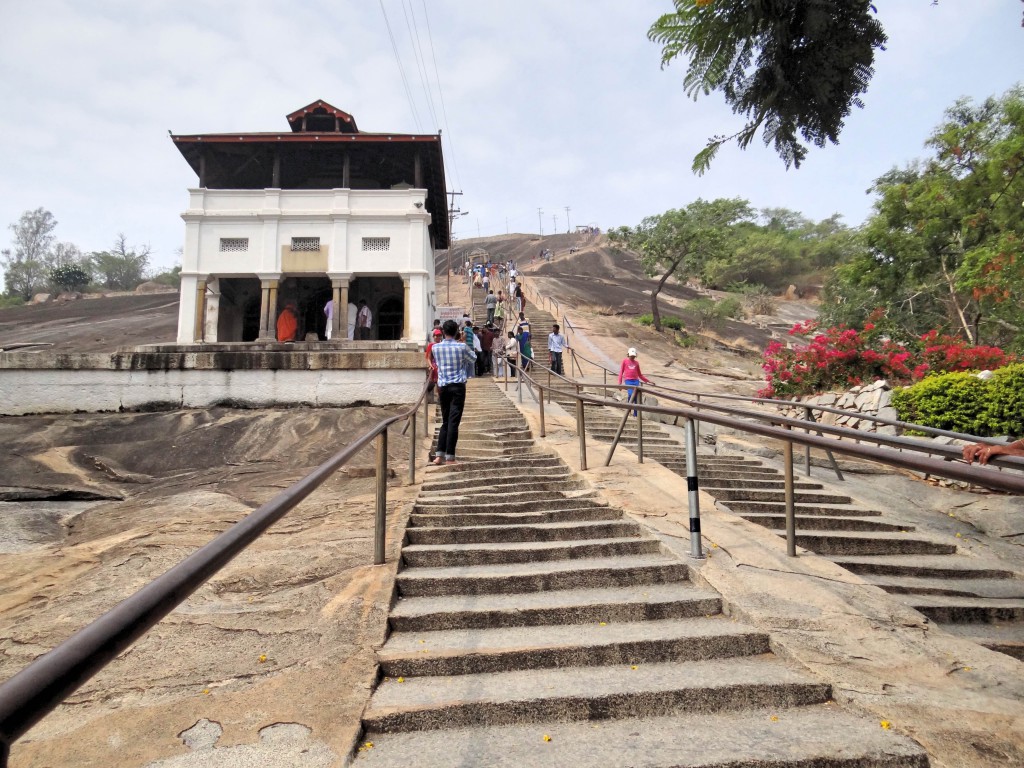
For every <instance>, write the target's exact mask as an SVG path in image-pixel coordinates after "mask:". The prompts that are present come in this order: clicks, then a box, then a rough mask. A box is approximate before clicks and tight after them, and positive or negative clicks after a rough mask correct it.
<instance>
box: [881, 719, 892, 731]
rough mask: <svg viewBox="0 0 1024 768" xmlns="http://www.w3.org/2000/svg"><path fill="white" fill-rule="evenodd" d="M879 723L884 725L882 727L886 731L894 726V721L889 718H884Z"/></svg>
mask: <svg viewBox="0 0 1024 768" xmlns="http://www.w3.org/2000/svg"><path fill="white" fill-rule="evenodd" d="M879 725H880V726H882V729H883V730H886V731H888V730H889V729H890V728H892V723H890V722H889V721H888V720H882V721H881V722H880V723H879Z"/></svg>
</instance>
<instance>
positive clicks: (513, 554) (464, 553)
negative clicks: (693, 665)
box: [402, 538, 661, 568]
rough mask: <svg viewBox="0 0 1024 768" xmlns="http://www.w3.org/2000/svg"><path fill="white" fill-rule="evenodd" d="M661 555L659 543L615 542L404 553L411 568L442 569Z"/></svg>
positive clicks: (444, 547) (421, 547)
mask: <svg viewBox="0 0 1024 768" xmlns="http://www.w3.org/2000/svg"><path fill="white" fill-rule="evenodd" d="M660 551H661V544H660V542H659V541H658V540H657V539H648V538H614V539H578V540H574V541H543V542H537V541H530V542H522V541H512V542H508V541H503V542H496V543H480V544H416V545H413V544H410V545H407V546H405V547H404V548H403V549H402V561H403V562H404V563H405V565H406V566H407V567H409V568H420V567H423V568H440V567H446V566H452V565H490V564H494V563H529V562H539V561H541V560H575V559H582V558H594V557H615V556H616V555H647V554H654V553H656V552H660Z"/></svg>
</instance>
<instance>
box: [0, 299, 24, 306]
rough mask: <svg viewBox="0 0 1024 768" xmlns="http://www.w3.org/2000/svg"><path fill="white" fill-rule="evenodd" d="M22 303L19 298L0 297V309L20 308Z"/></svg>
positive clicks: (22, 300)
mask: <svg viewBox="0 0 1024 768" xmlns="http://www.w3.org/2000/svg"><path fill="white" fill-rule="evenodd" d="M24 303H25V300H24V299H23V298H21V296H0V309H7V308H8V307H20V306H21V305H22V304H24Z"/></svg>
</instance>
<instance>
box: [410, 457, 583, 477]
mask: <svg viewBox="0 0 1024 768" xmlns="http://www.w3.org/2000/svg"><path fill="white" fill-rule="evenodd" d="M543 467H557V468H559V469H564V468H565V464H563V463H562V460H561V459H559V458H558V457H556V456H552V455H550V454H545V453H527V454H523V455H521V456H515V457H503V458H491V459H476V460H473V459H469V460H467V461H463V462H462V463H461V464H446V465H444V466H440V467H435V466H429V467H427V476H428V477H430V478H431V479H432V480H433V479H435V477H434V476H435V475H458V474H460V473H462V472H478V473H479V472H489V471H491V470H509V469H515V470H518V471H519V472H520V473H522V472H523V471H525V470H534V469H541V468H543Z"/></svg>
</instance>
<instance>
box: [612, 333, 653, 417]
mask: <svg viewBox="0 0 1024 768" xmlns="http://www.w3.org/2000/svg"><path fill="white" fill-rule="evenodd" d="M641 381H643V382H645V383H647V384H653V383H654V382H652V381H651V380H650V379H648V378H647V377H646V376H644V375H643V373H642V372H641V370H640V363H638V362H637V361H636V347H630V348H629V350H628V351H627V352H626V359H625V360H623V361H622V365H620V366H619V384H622V383H625V384H626V385H627V386H628V387H629V389H627V390H626V400H627V402H630V401H632V400H633V392H634V389H633V388H634V387H637V386H639V385H640V382H641ZM633 415H634V416H636V411H633Z"/></svg>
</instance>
